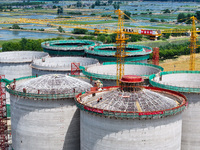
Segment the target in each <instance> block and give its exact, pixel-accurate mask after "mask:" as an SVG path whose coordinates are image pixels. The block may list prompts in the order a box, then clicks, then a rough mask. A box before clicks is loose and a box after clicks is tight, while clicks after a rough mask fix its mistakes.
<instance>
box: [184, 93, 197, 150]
mask: <svg viewBox="0 0 200 150" xmlns="http://www.w3.org/2000/svg"><path fill="white" fill-rule="evenodd" d="M183 94H184V95H185V96H186V97H187V98H188V102H189V104H188V108H187V109H186V111H184V113H183V125H182V131H183V132H182V141H181V149H182V150H199V149H200V128H199V125H200V121H199V120H200V95H199V94H195V93H183Z"/></svg>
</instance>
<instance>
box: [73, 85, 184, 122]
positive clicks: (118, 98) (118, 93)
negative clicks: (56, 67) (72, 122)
mask: <svg viewBox="0 0 200 150" xmlns="http://www.w3.org/2000/svg"><path fill="white" fill-rule="evenodd" d="M76 104H77V106H78V107H79V108H80V109H81V110H84V111H88V112H91V113H95V114H99V115H104V116H106V117H117V118H131V119H134V118H155V117H158V118H159V117H166V116H170V115H174V114H176V113H179V112H181V111H183V110H184V108H185V107H186V106H187V100H186V98H185V97H184V96H183V95H182V94H180V93H177V92H174V91H169V90H164V89H160V88H154V87H141V89H140V90H138V91H132V92H129V91H123V90H121V89H120V88H118V87H109V88H106V87H105V88H103V90H102V91H96V92H89V93H86V94H79V95H77V96H76Z"/></svg>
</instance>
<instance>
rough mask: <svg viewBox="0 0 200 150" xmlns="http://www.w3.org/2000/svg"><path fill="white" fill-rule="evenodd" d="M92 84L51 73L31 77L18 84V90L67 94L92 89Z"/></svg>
mask: <svg viewBox="0 0 200 150" xmlns="http://www.w3.org/2000/svg"><path fill="white" fill-rule="evenodd" d="M90 87H92V85H91V84H89V83H87V82H84V81H82V80H79V79H76V78H73V77H70V76H67V75H62V74H49V75H43V76H39V77H37V78H33V79H30V80H28V81H26V82H23V83H21V84H19V85H18V86H16V91H21V92H22V91H23V89H26V93H38V90H39V91H40V94H64V93H65V94H66V93H72V92H74V90H75V92H76V93H78V92H83V91H85V90H88V89H90Z"/></svg>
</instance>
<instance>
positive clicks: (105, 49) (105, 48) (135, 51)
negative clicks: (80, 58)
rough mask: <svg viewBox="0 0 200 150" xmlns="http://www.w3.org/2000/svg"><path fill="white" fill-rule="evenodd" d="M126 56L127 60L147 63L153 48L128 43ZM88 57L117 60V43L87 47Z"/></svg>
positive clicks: (109, 60) (108, 60)
mask: <svg viewBox="0 0 200 150" xmlns="http://www.w3.org/2000/svg"><path fill="white" fill-rule="evenodd" d="M125 51H126V52H127V53H126V57H125V58H124V60H125V62H127V61H134V62H140V63H147V59H149V55H150V54H151V53H152V48H151V47H147V46H141V45H131V44H128V45H126V47H125ZM85 53H86V56H87V57H91V58H95V59H98V60H99V62H116V61H117V59H116V57H115V53H116V45H115V44H103V45H99V46H95V47H94V48H88V49H85Z"/></svg>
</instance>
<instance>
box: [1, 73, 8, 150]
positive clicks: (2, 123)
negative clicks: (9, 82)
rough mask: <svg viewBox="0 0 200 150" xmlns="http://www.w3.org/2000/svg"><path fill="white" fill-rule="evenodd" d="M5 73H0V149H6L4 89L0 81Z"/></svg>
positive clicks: (6, 129)
mask: <svg viewBox="0 0 200 150" xmlns="http://www.w3.org/2000/svg"><path fill="white" fill-rule="evenodd" d="M2 79H5V75H0V149H1V150H7V149H8V127H7V115H6V90H5V83H4V82H1V81H2Z"/></svg>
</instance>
